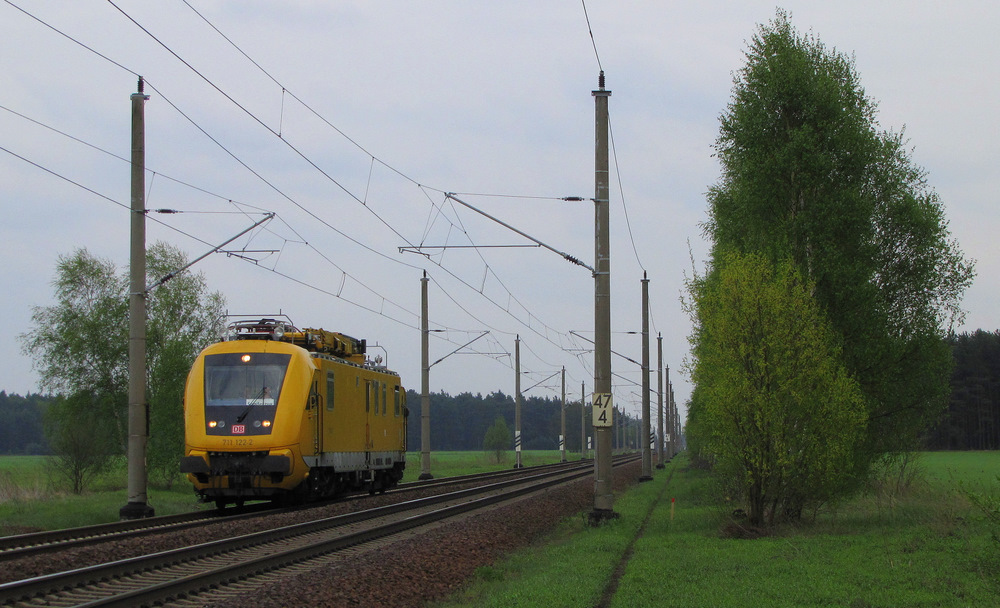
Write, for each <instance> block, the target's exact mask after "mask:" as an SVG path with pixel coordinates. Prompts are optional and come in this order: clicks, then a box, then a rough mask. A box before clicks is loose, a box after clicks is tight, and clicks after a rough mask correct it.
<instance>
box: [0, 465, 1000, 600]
mask: <svg viewBox="0 0 1000 608" xmlns="http://www.w3.org/2000/svg"><path fill="white" fill-rule="evenodd" d="M568 456H569V458H570V459H575V458H576V457H577V456H576V455H574V454H569V455H568ZM558 459H559V454H558V452H555V451H552V452H524V453H522V461H523V462H524V464H526V465H533V464H544V463H547V462H555V461H557V460H558ZM512 466H513V454H510V455H509V458H508V460H507V461H506V462H503V463H499V464H498V463H494V462H491V461H490V459H489V458H488V457H487V456H486V455H485V454H483V453H480V452H441V453H433V454H432V459H431V473H432V474H433V475H434V476H435V477H438V478H439V477H448V476H453V475H462V474H465V473H475V472H483V471H486V470H500V469H507V468H510V467H512ZM915 471H916V474H915V475H914V476H913V477H912V479H911V482H910V484H909V487H908V488H906V489H904V490H901V491H896V489H895V485H894V484H893V483H887V484H885V486H884V487H883V489H882V490H880V491H872V492H869V493H867V494H865V495H862V496H859V497H856V498H854V499H852V500H850V501H846V502H844V503H843V504H840V505H837V506H836V508H831V509H826V510H823V511H821V512H819V513H817V514H816V515H815V518H813V519H811V520H810V521H807V522H804V523H801V524H798V525H795V526H786V527H783V528H779V529H778V530H777V532H776V533H775V534H774V535H772V536H768V537H764V538H758V539H754V540H736V539H732V538H724V537H723V536H725V535H723V534H720V531H721V530H722V529H723V528H724V527H726V526H727V524H729V523H731V522H732V519H731V517H730V514H731V511H732V508H733V507H732V505H726V504H723V503H721V502H719V501H717V500H716V499H715V492H714V491H713V485H712V482H711V479H710V478H709V477H708V475H707V474H706V473H704V472H702V471H695V470H689V469H687V467H686V461H685V460H684V458H683V456H681V457H678V458H675V459H674V461H673V462H672V463H671V464H669V465H668V467H667V469H666V470H661V471H656V472H655V476H654V480H653V481H652V482H650V483H644V484H641V485H638V486H636V487H634V488H633V489H632V490H630V491H628V492H627V493H625V494H623V495H620V496H616V498H615V505H614V508H615V511H616V512H618V513H619V514H620V515H621V518H620V519H618V520H616V521H614V522H612V523H609V524H606V525H604V526H601V527H599V528H596V529H594V528H590V527H588V526H587V524H586V518H585V517H584V515H585V514H581V515H580V516H578V517H573V518H569V519H568V520H566V521H565V522H563V523H562V525H561V526H560V527H559V528H558V529H557V530H556V531H555V532H554V533H553V534H552V535H551V536H550V537H549V538H547V539H545V541H544V542H540V543H539V544H538V545H537V546H534V547H531V548H529V549H527V550H524V551H521V552H518V553H516V554H514V555H511V556H510V557H508V558H507V559H505V560H503V561H502V562H500V563H497V564H494V565H492V566H489V567H485V568H481V569H480V570H479V572H478V573H477V576H476V577H475V578H474V580H473V581H472V582H471V584H470V585H469V586H468V588H466V589H464V590H462V591H461V592H460V593H458V594H456V595H455V596H454V597H452V598H451V599H450V600H449V601H447V602H444V603H442V604H441V605H440V606H439V608H458V607H465V606H496V607H512V606H526V607H534V606H539V607H542V606H544V607H558V606H566V607H576V606H588V607H589V606H595V605H597V604H598V601H599V600H600V599H601V597H602V595H603V594H604V592H605V588H606V587H607V585H608V582H609V581H610V580H612V579H613V578H615V577H613V573H614V572H615V569H616V567H617V566H618V565H619V562H620V561H621V559H622V556H623V555H624V554H625V553H626V550H627V549H628V548H629V547H630V546H631V547H632V553H631V556H630V558H629V559H628V560H627V563H626V565H625V567H624V570H623V571H622V574H621V576H620V578H618V579H617V580H618V587H617V590H616V592H615V594H614V596H613V599H612V600H611V602H610V604H609V605H610V606H613V607H621V608H625V607H643V606H684V607H695V608H697V607H700V606H705V607H708V606H712V607H726V606H741V607H742V606H758V605H759V606H778V607H781V606H789V607H791V606H847V607H850V608H874V607H889V606H893V607H896V606H907V607H931V606H935V607H936V606H956V607H958V606H976V607H978V606H984V607H985V606H997V605H1000V601H998V600H997V598H998V597H1000V576H998V572H1000V524H998V523H996V522H991V521H989V520H988V519H987V517H986V516H985V514H984V513H983V512H982V511H981V510H979V509H977V508H976V507H975V506H973V505H972V504H970V502H969V501H968V500H966V498H965V492H966V491H972V492H978V493H983V494H988V495H991V496H994V497H996V496H998V495H1000V481H998V480H997V475H998V473H1000V452H950V453H925V454H923V455H922V456H921V457H920V458H919V459H918V460H917V462H916V463H915ZM419 474H420V454H419V453H410V454H408V455H407V475H406V478H405V479H404V481H410V480H413V479H416V477H417V476H419ZM50 479H51V478H50V476H49V475H48V472H47V470H46V464H45V459H44V458H42V457H25V456H18V457H2V458H0V534H12V533H18V532H23V531H27V530H30V529H55V528H61V527H71V526H81V525H87V524H92V523H98V522H102V521H113V520H115V519H117V516H118V509H119V508H120V507H121V506H122V505H124V503H125V500H126V494H125V469H124V464H122V465H121V466H119V467H118V468H117V469H115V470H114V471H111V472H109V473H108V474H106V475H104V476H103V477H102V478H101V479H99V480H97V482H96V483H95V484H94V486H93V489H92V490H91V491H89V492H87V493H86V494H84V495H82V496H73V495H71V494H69V493H67V492H65V491H64V490H61V489H60V488H59V487H58V484H54V483H53V482H52V481H50ZM668 479H669V483H668ZM672 501H675V502H672ZM150 504H151V505H153V506H154V507H155V508H156V511H157V514H166V513H170V512H180V511H188V510H192V509H194V508H198V505H197V503H196V502H195V499H194V495H193V492H192V491H191V488H190V486H189V485H188V484H187V483H186V481H181V482H179V483H178V484H176V486H175V488H174V489H173V490H170V491H167V490H163V489H157V488H155V487H151V488H150ZM201 508H205V507H204V505H202V507H201ZM644 522H645V526H644V527H643V524H644ZM640 532H641V533H640ZM633 543H634V544H633Z"/></svg>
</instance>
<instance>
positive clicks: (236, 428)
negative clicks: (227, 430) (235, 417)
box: [233, 424, 247, 435]
mask: <svg viewBox="0 0 1000 608" xmlns="http://www.w3.org/2000/svg"><path fill="white" fill-rule="evenodd" d="M246 432H247V427H246V425H245V424H234V425H233V435H242V434H243V433H246Z"/></svg>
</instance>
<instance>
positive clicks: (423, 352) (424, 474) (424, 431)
mask: <svg viewBox="0 0 1000 608" xmlns="http://www.w3.org/2000/svg"><path fill="white" fill-rule="evenodd" d="M427 281H428V279H427V271H426V270H425V271H424V276H423V278H422V279H420V477H418V478H417V479H434V476H433V475H431V395H430V384H431V365H430V345H429V344H428V339H429V337H430V329H429V328H428V321H427Z"/></svg>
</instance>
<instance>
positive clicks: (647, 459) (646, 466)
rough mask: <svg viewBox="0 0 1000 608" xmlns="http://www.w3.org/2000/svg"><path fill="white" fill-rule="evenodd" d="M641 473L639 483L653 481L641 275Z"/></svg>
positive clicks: (645, 290) (645, 282)
mask: <svg viewBox="0 0 1000 608" xmlns="http://www.w3.org/2000/svg"><path fill="white" fill-rule="evenodd" d="M639 443H640V446H641V448H642V473H641V474H640V475H639V481H652V480H653V455H652V454H651V453H650V448H651V446H652V443H653V442H652V438H651V437H650V430H649V278H648V277H647V276H646V273H645V272H643V273H642V432H641V433H640V434H639Z"/></svg>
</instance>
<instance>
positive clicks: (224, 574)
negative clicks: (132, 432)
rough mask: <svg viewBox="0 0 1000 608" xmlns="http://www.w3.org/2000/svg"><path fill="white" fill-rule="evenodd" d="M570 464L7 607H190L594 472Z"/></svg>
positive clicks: (99, 576)
mask: <svg viewBox="0 0 1000 608" xmlns="http://www.w3.org/2000/svg"><path fill="white" fill-rule="evenodd" d="M571 464H576V465H577V466H576V467H550V468H546V469H545V470H537V471H532V473H533V474H532V475H529V476H527V477H521V478H512V479H506V480H503V481H498V482H495V483H492V484H489V485H487V486H481V487H476V488H469V489H465V490H458V491H455V492H451V493H448V494H441V495H437V496H432V497H427V498H421V499H415V500H411V501H407V502H402V503H396V504H392V505H387V506H384V507H378V508H374V509H368V510H365V511H358V512H355V513H349V514H345V515H340V516H335V517H329V518H325V519H321V520H317V521H312V522H305V523H301V524H296V525H292V526H286V527H282V528H277V529H273V530H265V531H261V532H256V533H252V534H245V535H241V536H239V537H236V538H229V539H221V540H215V541H211V542H206V543H203V544H200V545H197V546H193V547H188V548H180V549H174V550H171V551H166V552H160V553H157V554H153V555H146V556H141V557H135V558H130V559H125V560H119V561H116V562H111V563H106V564H99V565H95V566H91V567H87V568H79V569H77V570H73V571H68V572H62V573H57V574H50V575H45V576H40V577H35V578H32V579H27V580H22V581H15V582H11V583H6V584H3V585H0V605H4V606H25V607H28V606H140V605H152V604H154V603H163V602H166V601H176V602H178V605H184V602H186V601H188V600H184V599H182V598H185V597H190V595H191V594H192V593H195V594H197V593H199V592H200V591H204V590H206V589H215V588H218V587H219V586H224V585H227V584H230V583H232V582H235V581H241V580H245V579H246V578H248V577H254V576H261V575H263V574H265V573H268V572H274V571H276V570H278V569H281V568H287V567H290V566H295V565H296V564H301V563H303V562H307V561H309V560H315V559H318V558H321V557H322V556H328V555H336V554H337V552H340V551H343V550H345V549H346V548H348V547H351V546H355V545H358V544H359V543H366V542H372V541H374V540H376V539H379V538H384V537H386V536H389V535H393V534H400V533H405V531H406V530H410V529H413V528H415V527H419V526H424V525H428V524H431V523H433V522H437V521H442V520H445V519H447V518H450V517H456V516H458V515H460V514H462V513H466V512H469V511H472V510H476V509H484V508H489V507H490V506H491V505H493V504H496V503H498V502H503V501H507V500H510V499H511V498H514V497H516V496H520V495H523V494H526V493H531V492H535V491H538V490H540V489H543V488H545V487H549V486H551V485H556V484H559V483H563V482H565V481H567V480H569V479H574V478H580V477H586V476H587V475H589V474H590V473H591V471H592V463H591V462H590V461H583V462H582V463H571ZM508 477H510V476H509V475H508ZM242 584H246V583H242ZM202 601H203V599H198V600H195V601H194V602H193V603H192V604H190V605H200V604H199V603H198V602H202Z"/></svg>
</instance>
